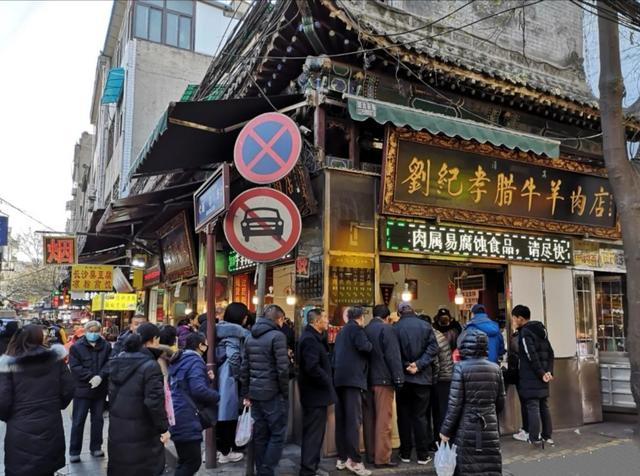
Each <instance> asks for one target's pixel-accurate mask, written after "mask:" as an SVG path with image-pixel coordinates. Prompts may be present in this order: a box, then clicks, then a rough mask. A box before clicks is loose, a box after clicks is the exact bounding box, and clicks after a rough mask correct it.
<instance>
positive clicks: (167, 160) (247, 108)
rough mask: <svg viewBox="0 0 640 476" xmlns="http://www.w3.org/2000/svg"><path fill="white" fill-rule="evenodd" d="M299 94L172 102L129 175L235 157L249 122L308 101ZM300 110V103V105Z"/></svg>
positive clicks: (227, 159)
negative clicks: (238, 138)
mask: <svg viewBox="0 0 640 476" xmlns="http://www.w3.org/2000/svg"><path fill="white" fill-rule="evenodd" d="M304 104H305V102H304V96H302V95H299V94H292V95H285V96H272V97H269V101H267V100H266V99H265V98H264V97H261V96H259V97H250V98H241V99H227V100H222V101H191V102H176V103H171V104H170V105H169V107H168V109H167V110H166V111H165V112H164V114H163V115H162V117H161V118H160V120H159V121H158V124H157V125H156V127H155V129H154V130H153V131H152V132H151V134H150V136H149V139H147V142H146V143H145V145H144V146H143V147H142V150H141V151H140V153H139V154H138V156H137V158H136V160H135V161H134V163H133V165H132V167H131V169H130V172H129V175H130V177H129V178H135V177H141V176H145V175H158V174H161V173H165V172H168V171H174V170H178V169H180V170H194V169H200V168H202V167H204V166H206V165H209V164H214V163H220V162H224V161H231V160H232V156H231V154H232V149H233V144H234V142H235V139H236V137H237V135H238V133H239V131H240V129H241V128H242V126H243V125H244V123H245V122H248V121H249V120H251V119H253V118H254V117H255V116H257V115H259V114H262V113H264V112H270V111H273V108H274V107H275V108H276V109H278V110H283V109H287V108H289V107H291V106H296V105H299V106H302V105H304ZM294 108H295V107H294Z"/></svg>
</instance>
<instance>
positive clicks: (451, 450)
mask: <svg viewBox="0 0 640 476" xmlns="http://www.w3.org/2000/svg"><path fill="white" fill-rule="evenodd" d="M436 445H437V446H438V451H436V454H435V455H434V457H433V467H434V468H435V469H436V474H437V475H438V476H453V473H454V471H455V470H456V457H457V454H456V445H452V446H449V443H439V442H438V443H436Z"/></svg>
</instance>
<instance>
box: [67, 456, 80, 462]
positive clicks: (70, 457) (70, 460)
mask: <svg viewBox="0 0 640 476" xmlns="http://www.w3.org/2000/svg"><path fill="white" fill-rule="evenodd" d="M79 462H80V455H69V463H79Z"/></svg>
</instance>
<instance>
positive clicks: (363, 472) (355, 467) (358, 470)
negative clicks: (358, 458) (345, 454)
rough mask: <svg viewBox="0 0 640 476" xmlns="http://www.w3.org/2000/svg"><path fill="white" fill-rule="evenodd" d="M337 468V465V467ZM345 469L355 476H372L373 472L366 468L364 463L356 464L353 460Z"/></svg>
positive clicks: (349, 461)
mask: <svg viewBox="0 0 640 476" xmlns="http://www.w3.org/2000/svg"><path fill="white" fill-rule="evenodd" d="M336 466H337V465H336ZM345 467H346V468H347V469H348V470H349V471H351V472H352V473H353V474H357V475H358V476H370V475H371V471H369V470H368V469H367V468H365V467H364V464H362V463H354V462H353V461H351V459H348V460H347V462H346V464H345Z"/></svg>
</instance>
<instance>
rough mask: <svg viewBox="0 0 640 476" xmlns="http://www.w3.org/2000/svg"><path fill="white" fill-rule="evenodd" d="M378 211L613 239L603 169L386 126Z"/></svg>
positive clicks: (609, 196) (612, 218)
mask: <svg viewBox="0 0 640 476" xmlns="http://www.w3.org/2000/svg"><path fill="white" fill-rule="evenodd" d="M386 141H387V146H386V160H385V170H384V174H383V181H382V182H383V184H382V213H383V214H388V215H394V216H412V217H417V218H427V217H428V218H439V219H441V220H444V221H454V222H464V223H476V224H483V225H495V226H501V227H509V228H515V229H518V230H522V229H528V230H538V231H545V232H554V233H568V234H587V233H588V234H590V235H592V236H598V237H603V238H618V237H619V229H618V227H617V215H616V207H615V203H614V200H613V194H612V189H611V185H610V184H609V181H608V179H607V178H606V176H604V170H603V169H601V168H600V169H597V168H594V167H591V166H587V165H584V164H579V163H578V162H575V161H569V160H566V159H549V158H546V157H542V156H535V157H534V156H532V155H531V154H527V153H524V152H519V151H513V150H504V149H499V148H496V147H494V146H491V145H489V144H476V143H473V142H471V141H464V140H460V139H456V138H449V137H440V136H434V135H431V134H429V133H427V132H415V131H410V130H405V129H395V128H393V127H389V129H388V133H387V137H386Z"/></svg>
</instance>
